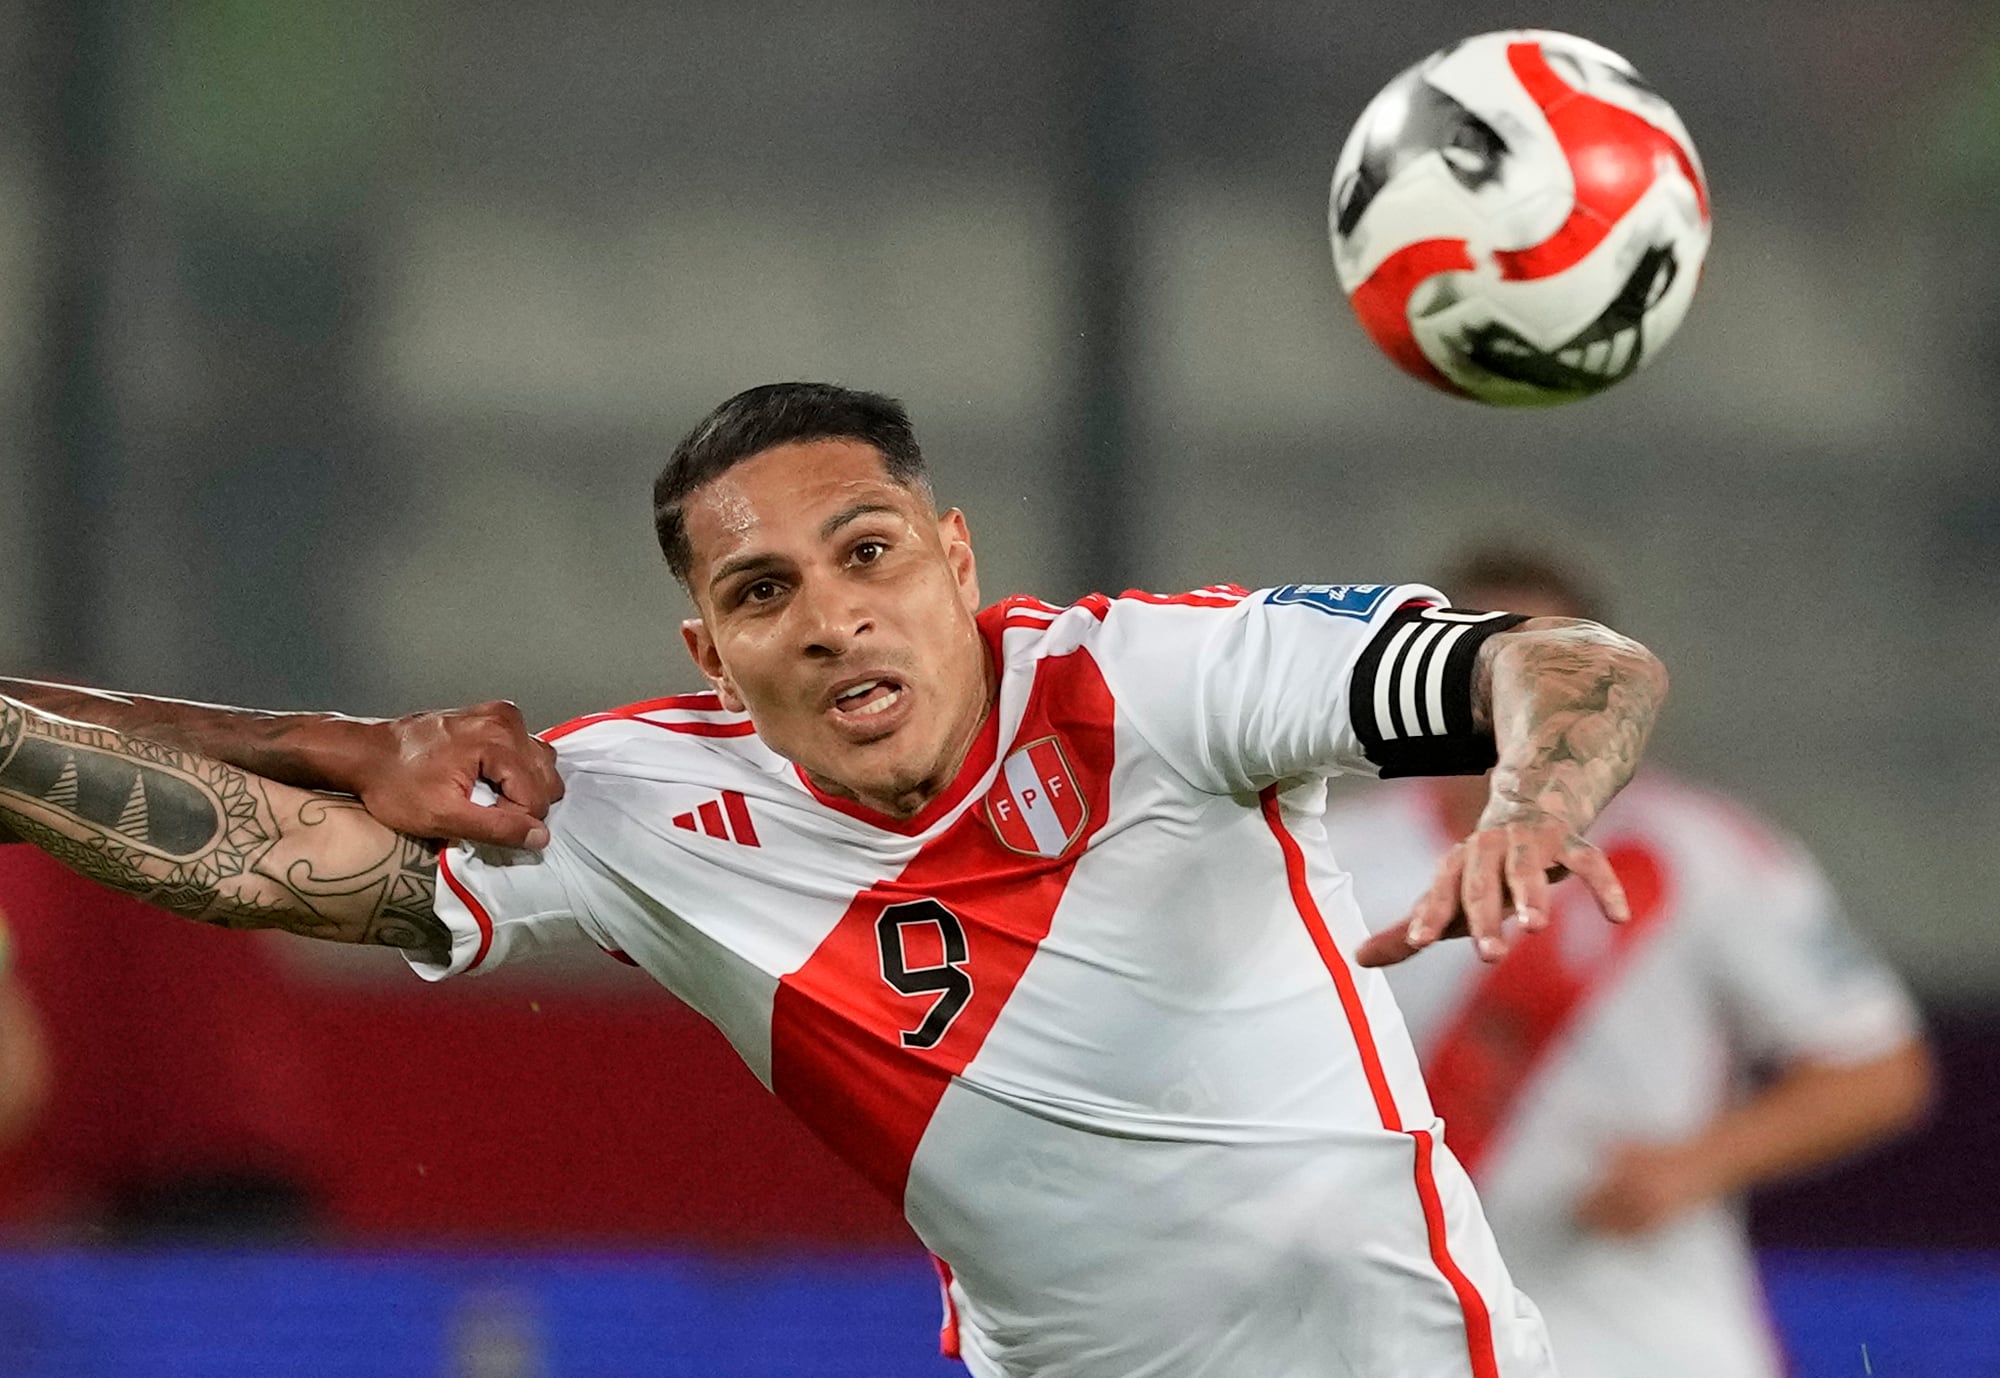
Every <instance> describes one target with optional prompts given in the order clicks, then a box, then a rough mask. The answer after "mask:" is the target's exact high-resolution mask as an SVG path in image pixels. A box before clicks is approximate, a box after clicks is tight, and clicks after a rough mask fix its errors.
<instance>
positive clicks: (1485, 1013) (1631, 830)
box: [1326, 774, 1917, 1378]
mask: <svg viewBox="0 0 2000 1378" xmlns="http://www.w3.org/2000/svg"><path fill="white" fill-rule="evenodd" d="M1326 825H1327V832H1328V836H1329V840H1330V843H1331V845H1332V848H1333V852H1334V855H1335V857H1336V858H1338V859H1339V861H1340V862H1341V863H1342V864H1343V865H1344V866H1345V867H1346V868H1347V869H1348V870H1349V871H1350V872H1351V873H1352V875H1353V877H1354V894H1355V898H1356V900H1357V901H1358V902H1359V905H1360V908H1361V912H1362V913H1363V914H1364V915H1365V916H1366V918H1367V923H1368V925H1369V927H1370V928H1371V929H1376V928H1385V927H1388V926H1390V925H1391V924H1394V923H1396V922H1398V921H1400V920H1401V918H1402V917H1403V916H1404V915H1405V914H1406V913H1407V912H1408V910H1409V907H1410V905H1411V904H1412V903H1414V901H1415V900H1416V897H1417V896H1418V895H1419V894H1420V893H1421V892H1422V891H1423V889H1424V888H1425V887H1426V885H1427V884H1428V883H1429V881H1430V878H1431V876H1432V874H1433V873H1434V871H1435V868H1436V864H1437V862H1438V860H1439V858H1440V857H1441V856H1442V855H1443V853H1444V852H1445V850H1446V848H1447V847H1448V846H1449V845H1450V843H1451V842H1452V841H1453V840H1454V839H1452V838H1450V837H1448V836H1447V834H1446V830H1445V824H1444V821H1443V819H1442V817H1441V815H1440V814H1439V812H1438V810H1437V807H1436V804H1435V796H1434V794H1433V792H1432V789H1431V787H1429V786H1427V785H1424V784H1422V783H1420V782H1411V783H1407V784H1392V785H1386V786H1380V787H1378V788H1376V789H1374V790H1372V791H1370V793H1369V796H1368V797H1367V798H1359V797H1357V798H1354V799H1352V800H1342V801H1339V802H1338V803H1336V804H1335V806H1334V807H1333V808H1332V809H1330V810H1329V811H1328V814H1327V819H1326ZM1591 838H1592V840H1593V841H1594V842H1596V843H1597V844H1598V845H1599V846H1600V847H1602V848H1603V849H1604V851H1605V853H1606V854H1607V856H1608V857H1609V859H1610V861H1611V863H1612V865H1613V867H1614V868H1615V869H1616V870H1617V872H1618V874H1619V877H1620V879H1621V880H1622V881H1623V883H1624V886H1625V890H1626V893H1627V896H1628V898H1629V899H1630V900H1631V903H1632V921H1631V922H1630V923H1629V924H1627V925H1625V926H1624V927H1622V928H1620V927H1614V926H1613V925H1611V924H1608V923H1606V922H1605V921H1604V919H1603V917H1602V916H1601V915H1600V914H1599V913H1598V912H1597V910H1596V908H1595V906H1594V905H1593V904H1592V902H1591V899H1590V897H1589V895H1588V893H1587V892H1585V891H1584V890H1583V888H1582V887H1581V886H1580V885H1578V884H1575V883H1574V882H1572V883H1571V884H1568V885H1564V886H1560V887H1558V889H1557V890H1556V895H1557V897H1558V900H1557V904H1556V906H1555V918H1554V922H1553V924H1552V925H1551V927H1550V929H1549V930H1548V931H1547V932H1545V933H1543V934H1542V935H1540V936H1537V937H1534V938H1531V939H1529V940H1528V941H1527V942H1526V943H1524V944H1522V945H1521V946H1519V947H1518V948H1516V950H1515V951H1514V952H1513V953H1512V954H1511V955H1510V956H1509V957H1508V958H1507V960H1506V961H1504V962H1502V963H1500V964H1498V965H1497V966H1494V967H1487V966H1485V965H1483V964H1482V963H1480V962H1479V961H1478V959H1477V958H1476V957H1475V956H1474V955H1473V954H1472V952H1471V950H1470V945H1469V944H1466V943H1447V944H1442V945H1440V946H1439V947H1437V948H1434V949H1432V950H1430V951H1428V952H1426V953H1424V954H1423V955H1422V956H1421V957H1419V958H1417V959H1415V960H1412V961H1409V962H1405V963H1403V964H1402V965H1400V966H1397V967H1394V968H1391V971H1390V977H1389V982H1390V986H1391V987H1392V989H1393V990H1394V991H1395V994H1396V1001H1397V1003H1398V1005H1400V1006H1401V1007H1402V1011H1403V1015H1404V1018H1405V1019H1406V1020H1407V1021H1408V1023H1409V1028H1410V1032H1411V1034H1412V1036H1413V1038H1414V1039H1415V1042H1416V1046H1417V1048H1418V1051H1419V1053H1420V1055H1421V1057H1422V1059H1423V1066H1424V1074H1425V1078H1426V1080H1427V1081H1428V1083H1429V1085H1430V1089H1431V1094H1432V1096H1433V1097H1434V1099H1435V1100H1436V1102H1437V1105H1438V1108H1439V1110H1440V1112H1441V1113H1442V1114H1443V1117H1444V1123H1445V1137H1446V1140H1447V1141H1448V1142H1449V1143H1450V1145H1451V1147H1452V1149H1453V1150H1454V1152H1456V1154H1457V1155H1458V1157H1459V1158H1460V1159H1461V1160H1462V1161H1463V1162H1464V1163H1465V1165H1466V1167H1467V1168H1468V1169H1469V1170H1470V1171H1471V1173H1472V1175H1473V1178H1474V1180H1475V1181H1477V1182H1478V1184H1479V1194H1480V1198H1481V1200H1482V1201H1483V1202H1484V1204H1485V1206H1486V1211H1487V1216H1488V1218H1489V1219H1490V1220H1491V1221H1492V1224H1493V1230H1494V1234H1495V1235H1496V1236H1497V1237H1498V1239H1499V1240H1500V1242H1501V1247H1502V1248H1503V1249H1504V1250H1505V1252H1506V1256H1507V1261H1508V1264H1509V1266H1510V1267H1511V1268H1512V1269H1513V1272H1514V1276H1515V1278H1516V1279H1517V1280H1518V1281H1519V1283H1520V1285H1521V1286H1522V1287H1524V1288H1525V1289H1527V1290H1528V1291H1529V1292H1530V1293H1532V1294H1533V1296H1534V1298H1535V1300H1536V1302H1537V1303H1538V1304H1539V1305H1540V1306H1541V1308H1542V1311H1543V1313H1544V1314H1545V1315H1546V1316H1547V1317H1548V1323H1549V1333H1550V1335H1551V1336H1552V1337H1553V1339H1554V1342H1555V1348H1556V1353H1557V1354H1559V1355H1560V1356H1561V1357H1562V1361H1563V1365H1564V1367H1565V1369H1566V1370H1567V1371H1568V1372H1570V1373H1573V1374H1581V1375H1584V1378H1592V1376H1593V1375H1599V1374H1604V1375H1617V1378H1655V1376H1656V1375H1657V1378H1686V1375H1689V1374H1700V1375H1702V1378H1775V1376H1776V1375H1777V1374H1779V1373H1780V1372H1782V1370H1783V1363H1782V1360H1781V1358H1780V1357H1779V1355H1778V1353H1777V1349H1776V1344H1775V1340H1774V1337H1773V1335H1772V1333H1771V1330H1770V1326H1769V1323H1768V1321H1767V1319H1766V1315H1765V1310H1764V1305H1763V1298H1762V1293H1761V1291H1760V1289H1759V1287H1758V1284H1757V1279H1756V1274H1755V1271H1754V1268H1753V1264H1752V1260H1751V1255H1750V1249H1749V1245H1748V1241H1747V1239H1746V1237H1745V1234H1744V1228H1743V1221H1742V1216H1741V1211H1740V1206H1739V1205H1738V1204H1736V1203H1725V1204H1716V1205H1713V1206H1711V1207H1708V1208H1706V1209H1702V1210H1698V1211H1695V1212H1693V1213H1691V1214H1689V1215H1687V1216H1684V1217H1682V1218H1681V1219H1679V1220H1677V1221H1674V1222H1671V1223H1669V1224H1668V1225H1666V1226H1665V1227H1663V1228H1662V1229H1661V1230H1659V1231H1657V1232H1655V1233H1654V1234H1652V1235H1650V1236H1646V1237H1642V1238H1639V1239H1622V1240H1621V1239H1611V1238H1607V1237H1604V1236H1601V1235H1596V1234H1591V1233H1588V1232H1585V1231H1583V1230H1581V1229H1579V1228H1578V1227H1577V1226H1576V1225H1575V1224H1574V1223H1573V1221H1574V1216H1575V1211H1576V1208H1577V1205H1578V1202H1579V1201H1580V1199H1581V1198H1582V1196H1583V1195H1584V1193H1585V1192H1586V1191H1587V1190H1588V1189H1589V1188H1590V1187H1591V1186H1592V1185H1594V1183H1595V1181H1596V1178H1597V1174H1598V1173H1599V1172H1600V1171H1601V1170H1602V1169H1603V1167H1604V1165H1605V1163H1606V1161H1607V1159H1608V1156H1609V1154H1610V1152H1611V1150H1612V1149H1613V1147H1614V1146H1616V1145H1618V1144H1621V1143H1628V1142H1634V1141H1654V1142H1661V1141H1670V1140H1675V1139H1681V1138H1685V1137H1687V1136H1689V1135H1691V1134H1693V1133H1695V1132H1696V1131H1698V1130H1699V1129H1701V1128H1702V1127H1703V1126H1705V1125H1706V1124H1708V1123H1709V1121H1711V1120H1712V1119H1713V1118H1714V1117H1715V1116H1716V1115H1717V1114H1719V1113H1720V1112H1721V1111H1722V1110H1723V1109H1725V1108H1726V1107H1727V1106H1728V1104H1729V1103H1730V1102H1731V1100H1732V1099H1734V1098H1735V1097H1736V1095H1738V1094H1739V1093H1740V1091H1741V1089H1742V1081H1743V1075H1744V1073H1745V1071H1746V1070H1747V1069H1748V1068H1749V1067H1750V1066H1753V1065H1756V1064H1762V1063H1771V1062H1775V1063H1783V1062H1786V1061H1791V1060H1794V1059H1814V1060H1820V1061H1827V1062H1834V1063H1842V1062H1856V1061H1862V1060H1866V1059H1869V1058H1873V1057H1876V1056H1880V1055H1882V1054H1884V1053H1887V1052H1890V1051H1892V1050H1893V1049H1894V1048H1896V1047H1897V1046H1898V1045H1900V1044H1901V1043H1902V1042H1903V1041H1904V1040H1906V1039H1909V1038H1911V1037H1914V1036H1915V1035H1916V1033H1917V1021H1916V1015H1915V1012H1914V1010H1913V1008H1912V1006H1911V1003H1910V1001H1909V998H1908V996H1907V995H1906V994H1905V993H1904V991H1903V989H1902V987H1901V985H1900V984H1899V983H1898V982H1897V980H1896V978H1895V977H1894V975H1892V974H1891V973H1890V972H1889V971H1888V969H1887V968H1885V967H1884V966H1883V965H1882V964H1881V963H1880V962H1879V961H1878V960H1877V959H1876V958H1875V957H1874V956H1873V955H1872V954H1871V953H1870V952H1869V951H1868V949H1867V947H1866V946H1865V945H1864V944H1863V943H1862V942H1861V941H1860V940H1859V939H1858V938H1857V937H1856V935H1855V934H1854V933H1853V932H1852V931H1851V930H1850V929H1849V927H1848V926H1847V924H1846V922H1845V921H1844V920H1843V919H1842V917H1841V915H1840V913H1839V908H1838V905H1837V904H1836V902H1835V900H1834V897H1833V895H1832V893H1831V891H1830V889H1829V888H1828V886H1827V883H1826V881H1825V879H1824V878H1823V877H1822V876H1821V874H1820V872H1819V870H1818V868H1817V867H1816V866H1815V865H1814V864H1813V862H1812V860H1811V858H1810V857H1808V856H1807V855H1806V854H1805V852H1804V851H1803V850H1802V849H1800V848H1799V847H1798V845H1797V844H1796V843H1794V842H1792V841H1790V840H1789V839H1786V838H1783V837H1780V836H1778V835H1777V834H1775V833H1774V832H1772V831H1771V830H1770V829H1769V828H1768V827H1766V826H1765V825H1764V824H1763V823H1761V822H1760V821H1758V820H1755V819H1753V818H1750V817H1749V816H1747V815H1746V814H1745V813H1744V812H1743V811H1742V810H1740V809H1739V808H1738V807H1736V806H1735V805H1733V804H1731V803H1728V802H1727V801H1724V800H1722V799H1719V798H1717V797H1716V796H1714V795H1712V794H1708V793H1704V792H1700V791H1697V790H1694V789H1691V788H1689V787H1687V786H1684V785H1680V784H1677V783H1674V782H1672V781H1670V780H1667V779H1663V778H1661V777H1660V776H1658V775H1656V774H1648V775H1647V776H1646V777H1645V778H1643V779H1641V780H1639V781H1637V782H1635V783H1634V784H1632V785H1631V786H1630V787H1628V788H1627V789H1626V790H1625V792H1624V793H1623V794H1621V795H1619V797H1618V798H1617V799H1615V800H1613V801H1612V803H1611V805H1610V807H1609V808H1607V809H1606V810H1605V812H1604V815H1603V817H1602V818H1601V819H1600V820H1599V821H1598V823H1597V824H1596V826H1595V827H1593V828H1592V830H1591Z"/></svg>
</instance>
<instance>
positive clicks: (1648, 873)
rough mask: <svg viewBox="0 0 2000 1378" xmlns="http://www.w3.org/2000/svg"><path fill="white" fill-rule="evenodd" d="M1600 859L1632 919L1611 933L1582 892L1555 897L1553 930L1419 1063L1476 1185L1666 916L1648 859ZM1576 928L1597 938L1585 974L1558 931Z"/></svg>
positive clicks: (1664, 885) (1663, 890)
mask: <svg viewBox="0 0 2000 1378" xmlns="http://www.w3.org/2000/svg"><path fill="white" fill-rule="evenodd" d="M1605 859H1606V860H1608V861H1609V862H1610V863H1611V869H1612V870H1613V871H1615V872H1617V874H1618V879H1619V882H1620V883H1621V884H1623V885H1624V887H1625V898H1626V900H1627V901H1628V902H1629V903H1630V905H1631V907H1632V917H1631V919H1630V920H1629V921H1627V922H1625V923H1623V924H1616V925H1613V924H1607V923H1605V921H1604V919H1603V917H1602V916H1601V915H1599V914H1597V913H1596V912H1595V911H1594V909H1593V908H1592V906H1591V905H1590V904H1589V902H1588V898H1587V896H1585V895H1584V893H1583V892H1582V891H1581V890H1580V889H1579V888H1578V887H1575V886H1571V887H1568V888H1567V889H1565V890H1563V891H1561V892H1560V894H1561V896H1562V900H1561V902H1559V903H1558V905H1557V908H1556V914H1555V922H1554V923H1553V924H1552V925H1551V926H1550V927H1549V928H1548V929H1547V930H1546V931H1545V932H1543V933H1541V934H1539V935H1538V936H1536V937H1534V938H1531V939H1529V940H1528V941H1526V942H1523V943H1520V944H1519V945H1518V946H1517V947H1516V948H1515V950H1514V951H1513V952H1512V953H1510V954H1509V955H1508V957H1507V960H1506V961H1504V962H1501V963H1499V964H1498V965H1496V966H1493V967H1489V968H1488V969H1487V970H1486V972H1485V974H1484V975H1483V976H1481V977H1480V978H1479V983H1478V985H1477V986H1476V987H1475V988H1474V990H1473V991H1472V993H1471V994H1470V995H1469V996H1467V997H1466V1001H1465V1004H1464V1005H1463V1006H1462V1007H1461V1008H1460V1009H1459V1012H1458V1015H1457V1017H1456V1018H1455V1019H1453V1020H1452V1022H1451V1023H1450V1024H1449V1025H1448V1026H1447V1027H1446V1028H1445V1031H1444V1033H1443V1034H1442V1035H1441V1036H1440V1037H1439V1039H1438V1041H1437V1044H1436V1046H1434V1047H1433V1048H1432V1049H1431V1051H1430V1056H1429V1057H1427V1058H1426V1059H1425V1060H1424V1080H1425V1081H1427V1082H1428V1083H1429V1084H1430V1088H1431V1101H1432V1103H1433V1104H1434V1105H1435V1106H1436V1108H1437V1112H1438V1114H1439V1115H1441V1116H1443V1118H1444V1123H1445V1142H1447V1143H1449V1144H1450V1145H1451V1151H1452V1152H1453V1153H1455V1154H1457V1155H1458V1159H1459V1161H1460V1162H1462V1163H1464V1164H1465V1169H1466V1171H1467V1172H1470V1173H1473V1174H1474V1175H1475V1176H1476V1175H1477V1174H1478V1172H1479V1169H1480V1167H1481V1166H1482V1165H1483V1164H1484V1162H1485V1159H1486V1155H1487V1153H1488V1151H1489V1150H1491V1148H1492V1147H1493V1144H1494V1141H1495V1140H1496V1139H1497V1138H1498V1137H1499V1135H1500V1131H1501V1130H1503V1129H1504V1128H1505V1127H1506V1124H1507V1121H1508V1119H1509V1118H1510V1117H1511V1116H1512V1114H1513V1112H1514V1108H1515V1106H1516V1105H1518V1104H1519V1103H1520V1098H1521V1096H1522V1094H1523V1093H1525V1092H1526V1091H1527V1089H1528V1087H1529V1086H1530V1085H1531V1084H1532V1078H1533V1075H1534V1072H1535V1070H1536V1068H1537V1067H1538V1066H1539V1065H1540V1064H1541V1063H1542V1061H1543V1059H1544V1058H1546V1057H1547V1055H1548V1054H1549V1052H1550V1050H1552V1049H1553V1048H1555V1047H1556V1046H1558V1045H1559V1044H1560V1042H1561V1039H1562V1035H1563V1032H1564V1031H1565V1030H1566V1029H1568V1028H1569V1027H1570V1025H1571V1024H1572V1023H1573V1022H1574V1021H1575V1020H1576V1018H1577V1016H1578V1015H1579V1014H1581V1013H1582V1011H1583V1010H1584V1008H1585V1007H1586V1006H1587V1005H1588V1004H1589V1002H1590V999H1591V997H1592V996H1593V995H1595V994H1596V993H1598V992H1600V991H1603V990H1606V989H1608V988H1609V987H1610V985H1611V984H1612V982H1613V981H1614V980H1616V978H1617V976H1618V973H1620V972H1621V971H1623V970H1624V969H1625V964H1626V963H1627V962H1629V961H1630V960H1631V958H1632V954H1633V953H1634V952H1636V951H1638V949H1639V940H1640V939H1641V938H1642V937H1644V936H1645V935H1646V934H1648V933H1649V932H1652V931H1653V930H1654V929H1655V928H1657V927H1658V924H1657V922H1656V920H1657V919H1658V918H1659V916H1660V915H1661V914H1662V913H1663V912H1664V911H1665V909H1666V899H1667V890H1668V882H1667V873H1666V868H1665V867H1664V866H1663V865H1662V864H1661V863H1660V859H1659V858H1658V857H1657V856H1655V855H1654V854H1653V853H1652V851H1650V850H1649V849H1648V848H1646V847H1643V846H1641V845H1639V844H1637V843H1633V842H1624V843H1614V844H1613V845H1612V846H1611V847H1610V848H1608V849H1607V850H1606V852H1605ZM1576 923H1584V924H1592V925H1596V926H1599V927H1601V930H1602V931H1601V932H1600V933H1598V934H1597V939H1598V942H1599V943H1601V946H1600V945H1597V944H1593V947H1592V951H1593V952H1594V953H1595V959H1594V960H1592V961H1591V962H1590V963H1589V964H1588V965H1587V966H1584V967H1582V968H1578V967H1576V966H1573V965H1571V964H1570V963H1569V962H1568V961H1567V960H1566V959H1565V957H1564V944H1563V933H1562V929H1563V927H1564V926H1565V925H1568V924H1576Z"/></svg>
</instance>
